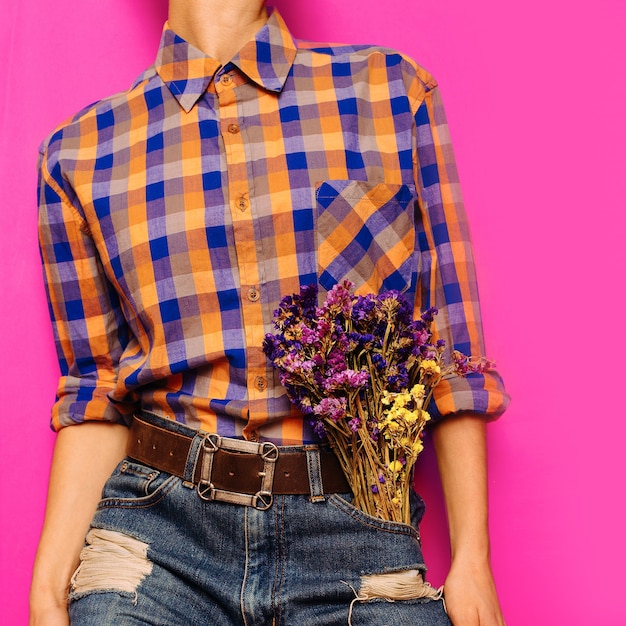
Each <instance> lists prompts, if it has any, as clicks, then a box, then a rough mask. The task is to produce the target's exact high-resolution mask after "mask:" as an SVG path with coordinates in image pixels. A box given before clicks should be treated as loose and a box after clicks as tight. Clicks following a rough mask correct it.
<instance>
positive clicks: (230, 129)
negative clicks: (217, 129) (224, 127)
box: [228, 124, 239, 135]
mask: <svg viewBox="0 0 626 626" xmlns="http://www.w3.org/2000/svg"><path fill="white" fill-rule="evenodd" d="M228 132H229V133H231V134H233V135H236V134H237V133H238V132H239V124H229V125H228Z"/></svg>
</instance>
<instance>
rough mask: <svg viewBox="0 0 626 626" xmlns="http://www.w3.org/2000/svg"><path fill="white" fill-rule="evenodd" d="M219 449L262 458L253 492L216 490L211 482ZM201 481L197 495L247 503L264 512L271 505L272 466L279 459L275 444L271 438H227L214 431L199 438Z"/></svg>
mask: <svg viewBox="0 0 626 626" xmlns="http://www.w3.org/2000/svg"><path fill="white" fill-rule="evenodd" d="M218 450H228V451H231V452H239V453H243V454H255V455H258V456H260V457H261V458H262V459H263V470H262V471H260V472H259V478H260V486H259V490H258V491H257V492H256V493H254V494H249V493H238V492H236V491H226V490H224V489H217V488H216V487H215V486H214V485H213V483H212V481H211V474H212V471H213V459H214V458H215V454H216V452H217V451H218ZM200 454H201V457H202V458H201V460H200V462H201V464H202V465H201V470H200V480H199V481H198V486H197V492H198V495H199V496H200V498H202V499H203V500H206V501H213V500H214V501H217V502H228V503H230V504H239V505H243V506H250V507H252V508H255V509H257V510H259V511H267V509H269V508H270V507H271V506H272V503H273V501H274V495H273V493H272V487H273V484H274V469H275V466H276V461H277V460H278V455H279V452H278V447H277V446H276V445H275V444H273V443H272V442H271V441H265V442H262V443H257V442H254V441H245V440H243V439H229V438H225V437H220V436H219V435H215V434H207V435H206V436H205V437H204V438H203V441H202V447H201V450H200Z"/></svg>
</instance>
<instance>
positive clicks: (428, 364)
mask: <svg viewBox="0 0 626 626" xmlns="http://www.w3.org/2000/svg"><path fill="white" fill-rule="evenodd" d="M420 369H421V370H422V371H423V372H425V373H426V374H441V368H440V367H439V365H437V361H434V360H433V359H426V360H424V361H422V362H421V363H420Z"/></svg>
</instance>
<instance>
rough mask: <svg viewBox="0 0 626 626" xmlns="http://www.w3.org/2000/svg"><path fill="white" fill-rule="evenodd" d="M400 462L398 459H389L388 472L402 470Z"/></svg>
mask: <svg viewBox="0 0 626 626" xmlns="http://www.w3.org/2000/svg"><path fill="white" fill-rule="evenodd" d="M402 467H403V466H402V463H400V461H391V463H389V471H390V472H395V473H398V472H401V471H402Z"/></svg>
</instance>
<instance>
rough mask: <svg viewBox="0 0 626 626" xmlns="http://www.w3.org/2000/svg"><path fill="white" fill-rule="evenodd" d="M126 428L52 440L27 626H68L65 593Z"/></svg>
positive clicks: (91, 428) (87, 426)
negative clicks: (41, 527)
mask: <svg viewBox="0 0 626 626" xmlns="http://www.w3.org/2000/svg"><path fill="white" fill-rule="evenodd" d="M127 440H128V428H127V427H126V426H124V425H122V424H111V423H106V422H86V423H84V424H80V425H76V426H71V427H68V428H63V429H62V430H61V431H60V432H59V434H58V435H57V440H56V444H55V447H54V455H53V458H52V467H51V471H50V484H49V488H48V502H47V505H46V515H45V520H44V525H43V529H42V533H41V538H40V540H39V547H38V549H37V555H36V558H35V565H34V569H33V579H32V585H31V592H30V626H67V625H68V624H69V618H68V615H67V593H68V588H69V583H70V578H71V576H72V574H73V572H74V570H75V569H76V567H77V566H78V558H79V554H80V551H81V549H82V547H83V543H84V539H85V535H86V533H87V530H88V528H89V523H90V522H91V519H92V517H93V514H94V512H95V510H96V506H97V504H98V501H99V500H100V496H101V492H102V487H103V486H104V483H105V482H106V480H107V478H108V477H109V476H110V475H111V472H112V471H113V469H114V468H115V466H116V465H117V464H118V463H119V462H120V461H121V460H122V459H123V458H124V456H125V454H126V444H127Z"/></svg>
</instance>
